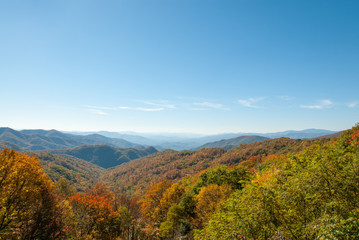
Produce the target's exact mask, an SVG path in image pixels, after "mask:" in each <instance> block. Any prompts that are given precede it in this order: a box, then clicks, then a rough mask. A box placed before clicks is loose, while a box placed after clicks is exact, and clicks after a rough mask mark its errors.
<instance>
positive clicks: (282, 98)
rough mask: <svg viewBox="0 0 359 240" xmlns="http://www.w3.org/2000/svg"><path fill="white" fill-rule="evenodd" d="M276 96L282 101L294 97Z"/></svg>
mask: <svg viewBox="0 0 359 240" xmlns="http://www.w3.org/2000/svg"><path fill="white" fill-rule="evenodd" d="M277 98H278V99H281V100H284V101H291V100H294V99H295V97H290V96H277Z"/></svg>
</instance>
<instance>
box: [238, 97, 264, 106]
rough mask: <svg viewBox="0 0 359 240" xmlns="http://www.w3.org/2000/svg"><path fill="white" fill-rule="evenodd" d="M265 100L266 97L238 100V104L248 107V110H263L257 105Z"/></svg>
mask: <svg viewBox="0 0 359 240" xmlns="http://www.w3.org/2000/svg"><path fill="white" fill-rule="evenodd" d="M264 99H265V97H259V98H248V99H238V103H240V104H241V105H242V106H244V107H248V108H261V107H260V106H258V105H256V103H258V102H260V101H262V100H264Z"/></svg>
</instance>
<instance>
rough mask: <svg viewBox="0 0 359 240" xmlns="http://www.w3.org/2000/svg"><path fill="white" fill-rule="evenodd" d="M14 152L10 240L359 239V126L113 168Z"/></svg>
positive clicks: (8, 156)
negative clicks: (328, 134)
mask: <svg viewBox="0 0 359 240" xmlns="http://www.w3.org/2000/svg"><path fill="white" fill-rule="evenodd" d="M10 149H11V147H10V146H8V148H5V147H4V148H3V149H2V150H1V153H0V161H1V162H0V163H1V165H0V239H83V240H85V239H86V240H87V239H105V240H111V239H117V240H119V239H122V240H139V239H166V240H167V239H168V240H170V239H183V240H184V239H188V240H190V239H194V240H200V239H213V240H214V239H228V240H231V239H278V240H279V239H281V240H282V239H283V240H290V239H348V240H349V239H359V125H356V126H354V127H353V128H352V129H349V130H347V131H344V132H342V133H341V134H340V136H331V137H324V138H315V139H310V140H300V139H290V138H276V139H268V140H264V141H261V142H253V143H247V144H240V145H239V146H236V147H233V148H231V149H225V148H203V149H201V150H192V151H174V150H164V151H159V152H156V151H153V152H151V153H148V154H145V155H141V156H138V158H136V159H133V160H131V159H127V160H126V161H125V162H124V163H120V164H119V165H116V166H114V167H110V168H104V167H101V166H99V165H96V164H93V163H91V161H85V160H83V159H80V158H76V157H74V156H71V155H69V154H56V152H51V151H50V152H49V151H40V152H36V151H35V152H34V151H24V150H23V151H21V150H20V151H16V150H10ZM116 151H117V152H118V150H116ZM93 154H94V153H93ZM117 154H119V153H117ZM141 154H142V153H141ZM119 156H120V157H122V156H124V155H119ZM127 156H128V155H127ZM111 166H112V165H111Z"/></svg>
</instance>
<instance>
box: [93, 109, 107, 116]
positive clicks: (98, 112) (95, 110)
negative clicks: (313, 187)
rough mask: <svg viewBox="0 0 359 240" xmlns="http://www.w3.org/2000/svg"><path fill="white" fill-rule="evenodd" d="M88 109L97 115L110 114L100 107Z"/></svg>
mask: <svg viewBox="0 0 359 240" xmlns="http://www.w3.org/2000/svg"><path fill="white" fill-rule="evenodd" d="M88 111H89V112H91V113H93V114H97V115H108V113H106V112H104V111H101V110H99V109H88Z"/></svg>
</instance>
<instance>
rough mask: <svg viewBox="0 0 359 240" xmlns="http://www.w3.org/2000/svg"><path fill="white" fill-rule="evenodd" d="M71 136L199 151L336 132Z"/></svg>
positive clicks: (162, 148)
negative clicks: (224, 143)
mask: <svg viewBox="0 0 359 240" xmlns="http://www.w3.org/2000/svg"><path fill="white" fill-rule="evenodd" d="M71 133H73V134H79V135H84V134H85V135H88V134H101V135H103V136H106V137H112V138H121V139H124V140H127V141H130V142H134V143H137V144H140V145H149V146H154V147H155V148H156V149H158V150H165V149H173V150H176V151H183V150H191V149H199V148H200V147H201V146H202V145H205V144H207V143H211V142H217V141H221V140H227V139H232V138H237V137H241V136H260V137H266V138H272V139H274V138H280V137H287V138H292V139H311V138H316V137H320V136H323V135H330V134H334V133H336V131H330V130H324V129H305V130H289V131H283V132H274V133H248V132H247V133H223V134H214V135H208V136H204V135H195V134H176V133H153V134H150V133H135V132H126V133H122V132H108V131H100V132H71Z"/></svg>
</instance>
